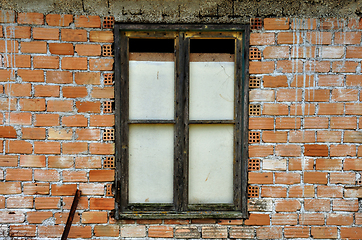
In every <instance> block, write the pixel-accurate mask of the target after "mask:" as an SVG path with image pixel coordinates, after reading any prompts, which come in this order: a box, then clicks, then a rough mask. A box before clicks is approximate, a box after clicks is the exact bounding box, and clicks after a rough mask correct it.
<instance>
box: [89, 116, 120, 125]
mask: <svg viewBox="0 0 362 240" xmlns="http://www.w3.org/2000/svg"><path fill="white" fill-rule="evenodd" d="M89 126H91V127H113V126H114V115H91V116H90V121H89Z"/></svg>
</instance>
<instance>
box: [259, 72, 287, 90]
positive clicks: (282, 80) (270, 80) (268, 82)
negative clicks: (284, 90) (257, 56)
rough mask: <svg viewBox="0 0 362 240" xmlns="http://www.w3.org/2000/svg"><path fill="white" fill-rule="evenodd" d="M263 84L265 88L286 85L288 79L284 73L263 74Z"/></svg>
mask: <svg viewBox="0 0 362 240" xmlns="http://www.w3.org/2000/svg"><path fill="white" fill-rule="evenodd" d="M263 86H264V87H265V88H277V87H288V79H287V76H285V75H279V76H264V77H263Z"/></svg>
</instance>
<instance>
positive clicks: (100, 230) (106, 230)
mask: <svg viewBox="0 0 362 240" xmlns="http://www.w3.org/2000/svg"><path fill="white" fill-rule="evenodd" d="M119 228H120V227H119V226H118V225H96V226H94V235H95V236H96V237H118V236H119Z"/></svg>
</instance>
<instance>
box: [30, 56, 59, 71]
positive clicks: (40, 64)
mask: <svg viewBox="0 0 362 240" xmlns="http://www.w3.org/2000/svg"><path fill="white" fill-rule="evenodd" d="M33 65H34V68H48V69H51V68H59V57H56V56H34V57H33Z"/></svg>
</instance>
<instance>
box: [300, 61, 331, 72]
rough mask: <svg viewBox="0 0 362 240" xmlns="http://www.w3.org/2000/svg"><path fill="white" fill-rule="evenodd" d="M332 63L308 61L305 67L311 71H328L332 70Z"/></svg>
mask: <svg viewBox="0 0 362 240" xmlns="http://www.w3.org/2000/svg"><path fill="white" fill-rule="evenodd" d="M330 65H331V63H330V62H329V61H307V62H305V69H306V71H309V72H311V73H313V72H317V73H326V72H329V71H330V68H331V67H330Z"/></svg>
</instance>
